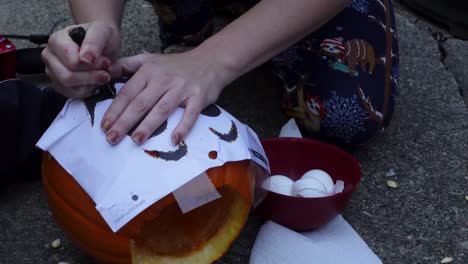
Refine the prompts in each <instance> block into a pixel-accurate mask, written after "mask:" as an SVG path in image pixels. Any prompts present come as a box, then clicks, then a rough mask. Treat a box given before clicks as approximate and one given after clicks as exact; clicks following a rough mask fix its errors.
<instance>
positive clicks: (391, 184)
mask: <svg viewBox="0 0 468 264" xmlns="http://www.w3.org/2000/svg"><path fill="white" fill-rule="evenodd" d="M387 185H388V187H390V188H393V189H396V188H398V183H397V182H395V181H392V180H387Z"/></svg>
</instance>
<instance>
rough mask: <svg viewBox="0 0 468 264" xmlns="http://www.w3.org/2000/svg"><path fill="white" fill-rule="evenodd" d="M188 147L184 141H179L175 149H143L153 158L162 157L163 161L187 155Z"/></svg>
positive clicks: (175, 159) (178, 158) (174, 159)
mask: <svg viewBox="0 0 468 264" xmlns="http://www.w3.org/2000/svg"><path fill="white" fill-rule="evenodd" d="M187 152H188V149H187V145H186V144H185V142H183V141H182V142H181V143H180V144H179V146H178V147H177V149H176V150H172V151H160V150H145V153H146V154H148V155H149V156H151V157H153V158H155V159H162V160H165V161H177V160H180V159H181V158H183V157H184V156H185V155H187Z"/></svg>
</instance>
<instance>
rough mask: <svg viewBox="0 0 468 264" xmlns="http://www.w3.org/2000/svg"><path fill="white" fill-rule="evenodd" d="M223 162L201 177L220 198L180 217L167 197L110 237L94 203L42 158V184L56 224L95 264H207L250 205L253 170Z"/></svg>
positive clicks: (228, 241) (233, 234)
mask: <svg viewBox="0 0 468 264" xmlns="http://www.w3.org/2000/svg"><path fill="white" fill-rule="evenodd" d="M251 164H252V163H251V161H240V162H229V163H226V164H225V165H223V166H220V167H216V168H212V169H209V170H208V171H207V172H206V173H207V174H208V176H209V178H210V179H211V181H212V183H213V185H214V186H215V187H216V188H217V190H218V192H219V193H220V194H221V195H222V198H219V199H217V200H215V201H212V202H210V203H208V204H206V205H204V206H201V207H199V208H197V209H194V210H192V211H190V212H188V213H186V214H182V212H181V211H180V209H179V207H178V205H177V203H176V201H175V198H174V196H173V195H172V194H171V195H168V196H166V197H164V198H163V199H162V200H160V201H158V202H157V203H155V204H153V205H152V206H150V207H149V208H147V209H146V210H145V211H143V212H142V213H140V214H139V215H138V216H137V217H135V218H134V219H132V221H130V222H129V223H128V224H127V225H126V226H124V227H123V228H122V229H121V230H119V231H118V232H117V233H113V232H112V231H111V230H110V228H109V227H108V225H107V224H106V223H105V221H104V220H103V219H102V217H101V215H100V214H99V213H98V212H97V210H96V209H95V203H94V202H93V201H92V199H91V198H90V197H89V196H88V195H87V194H86V192H85V191H84V190H83V189H82V188H81V187H80V185H79V184H78V183H77V182H76V181H75V180H74V179H73V177H72V176H71V175H69V174H68V173H67V172H66V171H65V170H64V169H63V168H62V167H61V166H60V164H59V163H58V162H57V161H56V160H55V159H53V158H51V157H50V156H49V155H48V154H47V153H46V154H45V155H44V159H43V175H42V178H43V184H44V189H45V191H46V193H47V196H48V202H49V207H50V209H51V211H52V213H53V215H54V218H55V220H56V222H57V223H58V224H59V225H60V226H61V227H62V228H63V230H64V231H65V233H66V234H67V235H68V236H69V238H70V239H71V240H72V241H74V242H75V243H76V244H77V245H78V246H79V247H80V248H81V249H82V250H83V251H85V252H86V253H87V254H89V255H90V256H92V257H94V258H96V259H97V260H98V261H99V263H101V262H102V263H122V264H124V263H127V264H128V263H139V264H151V263H211V262H213V261H215V260H216V259H218V258H220V257H221V256H222V255H223V254H224V253H225V252H226V251H227V249H228V248H229V246H230V245H231V243H232V242H233V241H234V240H235V239H236V238H237V236H238V235H239V233H240V231H241V229H242V227H243V226H244V224H245V222H246V220H247V217H248V214H249V211H250V208H251V206H252V193H253V185H254V183H255V177H256V175H255V174H256V173H258V168H259V167H258V166H256V165H254V166H251Z"/></svg>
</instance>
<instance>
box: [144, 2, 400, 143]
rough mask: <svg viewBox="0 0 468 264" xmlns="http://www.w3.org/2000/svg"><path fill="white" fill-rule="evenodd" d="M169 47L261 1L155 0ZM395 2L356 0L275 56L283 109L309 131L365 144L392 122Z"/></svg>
mask: <svg viewBox="0 0 468 264" xmlns="http://www.w3.org/2000/svg"><path fill="white" fill-rule="evenodd" d="M151 2H152V3H153V6H154V9H155V11H156V13H157V14H158V16H159V25H160V30H161V35H160V37H161V43H162V49H163V50H164V49H166V48H167V47H169V46H171V45H174V44H175V45H182V46H195V45H198V44H199V43H201V42H202V41H203V40H205V39H206V38H208V37H209V36H210V35H211V34H213V18H214V16H215V15H219V14H221V15H223V16H226V15H227V16H230V17H231V18H235V17H236V16H238V15H240V14H239V13H242V12H243V11H245V10H247V9H248V8H249V7H250V6H252V5H253V4H255V1H246V0H244V1H226V0H224V1H220V0H217V1H210V0H153V1H151ZM397 40H398V36H397V33H396V29H395V17H394V13H393V3H392V1H391V0H354V1H353V2H352V3H351V4H350V5H349V6H348V7H347V8H345V9H344V10H343V11H342V12H341V13H339V14H338V15H337V16H336V17H334V18H333V19H332V20H330V21H329V22H328V23H327V24H325V25H324V26H322V27H321V28H320V29H319V30H317V31H315V32H313V33H312V34H310V35H308V36H306V37H305V38H304V39H302V40H301V41H299V42H298V43H296V44H294V45H292V46H291V47H289V48H288V49H286V50H285V51H283V52H282V53H280V54H278V55H277V56H276V57H274V58H273V59H272V60H271V64H272V66H273V70H274V73H275V75H276V76H277V77H278V78H277V80H278V81H279V82H280V87H281V89H282V93H283V100H282V105H281V107H282V109H283V110H284V113H285V114H286V115H287V116H289V117H292V118H294V119H295V120H296V122H297V123H298V125H299V128H300V130H301V132H302V134H303V135H304V136H306V137H310V138H315V139H319V140H322V141H326V142H329V143H333V144H337V145H340V146H357V145H361V144H363V143H365V142H366V141H368V140H369V139H370V138H371V137H373V136H375V135H376V134H378V133H379V132H381V131H383V129H384V128H385V127H386V126H387V125H388V124H389V121H390V119H391V116H392V114H393V111H394V104H395V95H396V86H397V81H398V78H399V61H398V41H397Z"/></svg>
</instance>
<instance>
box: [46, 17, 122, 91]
mask: <svg viewBox="0 0 468 264" xmlns="http://www.w3.org/2000/svg"><path fill="white" fill-rule="evenodd" d="M78 26H81V27H83V28H84V29H85V30H86V37H85V39H84V40H83V43H82V44H81V47H79V46H78V44H76V43H75V42H74V41H73V40H72V39H71V38H70V36H69V35H68V34H69V32H70V31H71V30H72V29H73V28H75V27H78ZM119 49H120V35H119V31H118V29H117V28H116V27H113V26H111V25H109V24H106V23H103V22H92V23H86V24H81V25H74V26H70V27H67V28H65V29H63V30H60V31H57V32H55V33H54V34H53V35H52V36H51V37H50V38H49V42H48V45H47V47H46V48H45V49H44V51H43V52H42V60H43V61H44V63H45V65H46V69H45V70H46V74H47V75H48V76H49V78H50V79H51V81H52V83H53V87H54V88H55V89H56V91H57V92H59V93H60V94H62V95H64V96H66V97H71V98H84V97H87V96H90V95H91V94H92V93H93V92H94V90H95V88H96V87H97V86H99V85H102V84H106V83H107V82H109V81H110V79H111V76H110V74H109V73H108V71H107V70H108V68H109V66H110V65H111V63H112V61H113V60H115V58H117V56H118V53H119Z"/></svg>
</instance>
